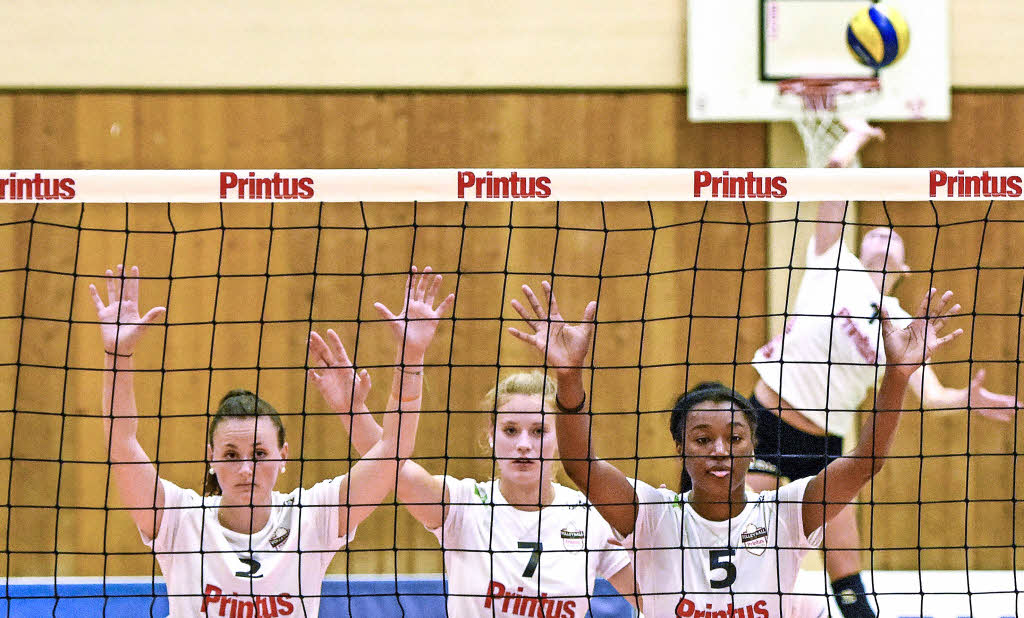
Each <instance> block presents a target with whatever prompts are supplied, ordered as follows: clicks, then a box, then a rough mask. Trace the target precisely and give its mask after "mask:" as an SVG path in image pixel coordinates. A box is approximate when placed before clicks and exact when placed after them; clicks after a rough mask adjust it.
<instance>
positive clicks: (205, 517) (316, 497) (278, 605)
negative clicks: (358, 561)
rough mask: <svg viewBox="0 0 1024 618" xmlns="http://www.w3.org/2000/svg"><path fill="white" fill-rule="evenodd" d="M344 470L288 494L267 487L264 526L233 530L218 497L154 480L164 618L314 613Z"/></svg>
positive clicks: (334, 533) (336, 538) (335, 534)
mask: <svg viewBox="0 0 1024 618" xmlns="http://www.w3.org/2000/svg"><path fill="white" fill-rule="evenodd" d="M343 478H344V477H343V476H340V477H337V478H334V479H331V480H327V481H322V482H320V483H317V484H316V485H314V486H313V487H312V488H310V489H308V490H303V489H296V490H295V491H293V492H291V493H289V494H282V493H278V492H276V491H275V492H272V494H271V495H272V497H273V498H272V499H273V504H274V506H273V509H272V511H271V515H270V520H269V521H268V522H267V525H266V527H264V528H263V530H260V531H259V532H256V533H255V534H252V535H248V534H239V533H237V532H233V531H231V530H228V529H226V528H224V527H223V526H221V525H220V522H219V520H218V518H217V510H218V507H219V506H220V501H221V497H220V496H207V497H205V498H204V497H203V496H200V495H199V494H198V493H196V492H194V491H192V490H191V489H182V488H181V487H178V486H177V485H175V484H174V483H171V482H170V481H167V480H164V479H161V481H160V482H161V483H163V489H164V511H163V518H162V519H161V522H160V530H159V531H158V533H157V535H156V539H147V538H145V536H143V539H142V540H143V542H145V543H146V545H148V546H150V547H152V548H153V551H154V552H155V553H156V558H157V561H158V562H159V563H160V570H161V571H163V574H164V579H165V580H166V582H167V597H168V601H169V604H170V610H171V613H170V615H171V616H228V617H230V618H252V617H254V616H259V617H261V618H262V617H264V616H317V615H318V613H319V610H320V587H321V584H322V583H323V580H324V573H325V572H326V570H327V566H328V565H329V564H330V563H331V560H332V559H333V558H334V554H335V553H336V552H337V551H338V550H339V549H341V548H342V547H343V546H344V545H345V544H346V543H347V542H348V541H350V540H351V539H352V537H354V536H355V533H354V531H353V533H352V534H351V535H349V536H348V537H345V536H340V535H339V530H338V516H339V506H338V497H339V489H340V486H341V480H342V479H343Z"/></svg>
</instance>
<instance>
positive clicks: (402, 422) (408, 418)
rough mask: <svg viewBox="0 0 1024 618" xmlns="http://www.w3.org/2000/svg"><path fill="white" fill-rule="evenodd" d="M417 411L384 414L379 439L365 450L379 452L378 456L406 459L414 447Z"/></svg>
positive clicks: (417, 424)
mask: <svg viewBox="0 0 1024 618" xmlns="http://www.w3.org/2000/svg"><path fill="white" fill-rule="evenodd" d="M419 419H420V415H419V413H418V412H411V411H410V412H388V413H387V414H385V415H384V429H383V432H382V433H381V436H380V440H378V441H377V443H376V444H375V445H374V446H373V448H371V449H370V450H369V451H367V453H366V456H369V454H370V453H371V452H375V453H379V454H378V455H377V456H378V457H388V458H395V459H408V458H409V457H412V453H413V450H415V448H416V431H417V429H418V427H419Z"/></svg>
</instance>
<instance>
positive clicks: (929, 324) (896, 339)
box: [882, 288, 964, 376]
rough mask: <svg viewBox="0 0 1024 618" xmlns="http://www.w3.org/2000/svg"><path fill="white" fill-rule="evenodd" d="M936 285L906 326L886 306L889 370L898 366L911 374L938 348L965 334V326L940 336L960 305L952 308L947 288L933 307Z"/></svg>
mask: <svg viewBox="0 0 1024 618" xmlns="http://www.w3.org/2000/svg"><path fill="white" fill-rule="evenodd" d="M934 295H935V288H932V289H931V291H929V292H928V293H927V294H925V296H924V299H922V300H921V306H920V308H919V309H918V312H917V317H916V318H915V319H914V320H913V321H911V323H910V324H909V325H908V326H907V327H906V328H902V329H900V328H896V327H895V326H894V325H893V324H892V322H891V321H890V320H889V314H888V313H887V312H886V311H885V310H884V309H883V310H882V313H883V317H882V336H883V340H884V343H885V356H886V364H887V365H888V366H889V369H886V371H889V370H891V369H892V368H896V367H898V370H899V371H902V372H903V373H906V374H907V375H908V376H909V375H910V374H911V373H913V372H914V371H916V370H917V369H918V368H919V367H920V366H921V365H923V364H924V363H925V362H926V361H927V360H928V359H929V358H931V357H932V355H933V354H934V353H935V351H936V350H938V349H939V348H941V347H943V346H944V345H946V344H947V343H949V342H950V341H952V340H954V339H956V338H957V337H959V336H960V335H962V334H963V333H964V331H963V329H962V328H958V329H956V330H955V331H953V332H951V333H949V334H947V335H945V336H942V337H940V336H939V332H940V331H941V330H942V329H943V328H944V327H945V325H946V321H947V319H948V318H949V316H950V315H952V314H955V313H957V312H959V311H960V305H959V303H958V304H955V305H953V306H952V307H950V301H951V300H952V299H953V292H950V291H947V292H946V293H945V294H943V295H942V297H941V298H939V299H938V302H937V303H935V307H934V308H933V307H932V304H933V297H934Z"/></svg>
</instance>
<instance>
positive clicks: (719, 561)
mask: <svg viewBox="0 0 1024 618" xmlns="http://www.w3.org/2000/svg"><path fill="white" fill-rule="evenodd" d="M735 555H736V550H735V549H712V550H711V551H710V552H708V557H709V558H710V561H711V569H712V570H714V569H725V579H713V580H711V587H712V588H716V589H717V588H728V587H729V586H731V585H733V583H734V582H735V581H736V565H735V564H733V563H732V562H730V561H729V558H732V557H733V556H735Z"/></svg>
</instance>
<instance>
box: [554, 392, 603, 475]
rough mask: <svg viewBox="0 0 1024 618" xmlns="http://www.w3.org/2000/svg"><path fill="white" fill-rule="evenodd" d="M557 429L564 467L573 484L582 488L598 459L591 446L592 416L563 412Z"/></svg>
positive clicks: (582, 413) (556, 425)
mask: <svg viewBox="0 0 1024 618" xmlns="http://www.w3.org/2000/svg"><path fill="white" fill-rule="evenodd" d="M555 427H556V429H557V434H558V452H559V456H560V457H561V459H562V467H563V468H565V472H566V474H568V475H569V477H570V478H571V479H572V480H573V482H574V483H576V484H577V485H579V486H580V487H581V488H582V487H583V485H584V484H586V482H587V479H588V478H589V476H590V474H589V468H590V464H591V462H592V461H593V460H596V459H597V456H596V454H595V453H594V450H593V448H592V446H591V436H590V432H591V427H590V414H589V413H587V412H582V411H581V412H561V413H559V414H558V417H557V419H556V421H555Z"/></svg>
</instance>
